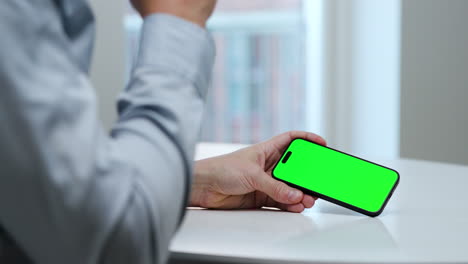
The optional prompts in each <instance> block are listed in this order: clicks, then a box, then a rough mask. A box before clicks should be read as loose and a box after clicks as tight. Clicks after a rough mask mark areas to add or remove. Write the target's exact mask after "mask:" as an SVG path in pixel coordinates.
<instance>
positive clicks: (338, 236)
mask: <svg viewBox="0 0 468 264" xmlns="http://www.w3.org/2000/svg"><path fill="white" fill-rule="evenodd" d="M239 147H240V146H239V145H216V144H202V145H201V146H200V147H199V148H198V150H197V157H198V158H204V157H208V156H212V155H218V154H221V153H225V152H230V151H232V150H235V149H237V148H239ZM374 161H376V162H377V163H380V164H382V165H386V166H388V167H391V168H394V169H396V170H397V171H399V172H400V176H401V179H400V184H399V186H398V188H397V189H396V191H395V193H394V195H393V197H392V198H391V200H390V201H389V203H388V205H387V207H386V209H385V210H384V212H383V213H382V214H381V215H380V216H379V217H377V218H370V217H367V216H363V215H360V214H358V213H354V212H353V211H350V210H347V209H344V208H341V207H339V206H336V205H333V204H331V203H328V202H326V201H323V200H318V201H317V203H316V205H315V206H314V207H313V208H312V209H309V210H306V211H305V212H304V213H302V214H294V213H287V212H281V211H275V210H267V209H264V210H233V211H218V210H205V209H189V210H188V212H187V215H186V218H185V221H184V223H183V225H182V227H181V229H180V230H179V232H178V234H177V235H176V237H175V239H174V240H173V243H172V245H171V251H172V252H173V254H174V255H175V256H176V257H177V258H182V259H183V258H187V259H192V258H196V259H201V260H216V261H227V262H247V263H294V262H296V263H324V262H327V263H330V262H331V263H379V262H380V263H401V262H405V263H415V262H418V263H431V262H432V263H434V262H437V263H449V262H459V263H460V262H463V263H468V192H467V188H468V167H467V166H460V165H450V164H444V163H435V162H427V161H416V160H378V159H377V160H374Z"/></svg>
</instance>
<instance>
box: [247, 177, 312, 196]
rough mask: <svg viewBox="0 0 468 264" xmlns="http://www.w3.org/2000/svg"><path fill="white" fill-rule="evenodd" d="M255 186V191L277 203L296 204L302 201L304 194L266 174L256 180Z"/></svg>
mask: <svg viewBox="0 0 468 264" xmlns="http://www.w3.org/2000/svg"><path fill="white" fill-rule="evenodd" d="M255 186H256V189H258V190H259V191H261V192H264V193H265V194H266V195H268V196H270V197H271V198H272V199H273V200H275V201H277V202H279V203H284V204H297V203H299V202H300V201H302V198H303V197H304V194H303V193H302V192H301V191H299V190H298V189H295V188H292V187H290V186H288V185H286V184H285V183H283V182H280V181H277V180H275V179H273V178H272V177H271V176H270V175H268V174H266V173H265V174H263V175H262V176H261V177H258V178H257V184H256V185H255Z"/></svg>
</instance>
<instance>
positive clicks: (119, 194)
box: [0, 0, 214, 264]
mask: <svg viewBox="0 0 468 264" xmlns="http://www.w3.org/2000/svg"><path fill="white" fill-rule="evenodd" d="M37 14H40V16H39V15H37ZM61 25H62V17H60V15H59V14H58V12H57V8H56V6H55V5H54V2H53V1H51V0H37V1H16V0H5V1H2V3H0V32H2V37H1V38H0V47H1V48H0V86H1V87H0V89H1V93H2V94H1V96H0V121H1V124H0V135H1V136H0V164H1V166H0V224H1V225H2V226H3V227H4V228H5V229H6V230H7V231H8V233H9V234H10V235H11V236H12V238H13V239H14V240H15V241H16V242H17V244H18V245H19V246H20V247H21V248H22V249H23V250H24V251H25V252H26V254H27V255H28V256H29V257H31V258H32V259H33V260H34V262H35V263H136V264H138V263H154V262H164V261H166V259H167V256H168V245H169V242H170V239H171V238H172V236H173V234H174V232H175V230H176V228H177V226H178V223H179V221H180V218H181V216H182V214H183V208H184V206H185V203H186V200H187V197H188V195H187V193H188V189H189V186H190V175H191V170H192V160H193V154H194V146H195V142H196V140H197V137H198V134H199V128H200V123H201V118H202V110H203V105H204V98H205V95H206V89H207V87H208V85H209V83H210V79H211V70H212V65H213V60H214V45H213V41H212V39H211V37H210V36H209V34H208V33H207V32H206V31H205V30H204V29H202V28H200V27H198V26H196V25H195V24H192V23H190V22H187V21H184V20H182V19H179V18H176V17H173V16H170V15H164V14H156V15H151V16H148V17H147V18H146V19H145V21H144V25H143V31H142V36H143V37H142V40H141V47H140V54H139V58H138V61H137V64H136V66H135V68H134V70H133V74H132V77H131V81H130V83H129V85H128V87H127V88H126V89H125V90H124V91H123V92H122V94H121V95H120V98H119V102H118V110H119V120H118V121H117V123H116V124H115V126H114V128H113V130H112V132H111V133H110V134H107V133H106V132H105V131H104V129H103V128H102V125H101V123H100V121H99V120H98V118H97V105H96V104H97V102H96V95H95V93H94V90H93V89H92V87H91V85H90V83H89V79H88V76H87V74H86V73H85V72H84V71H82V70H81V69H80V65H78V64H77V63H76V62H75V60H74V59H73V58H74V54H72V53H71V52H70V50H69V45H70V39H68V38H67V36H66V34H65V32H64V30H63V27H61ZM80 37H81V38H89V41H91V40H92V36H90V35H89V34H84V35H82V36H80ZM81 41H83V40H81Z"/></svg>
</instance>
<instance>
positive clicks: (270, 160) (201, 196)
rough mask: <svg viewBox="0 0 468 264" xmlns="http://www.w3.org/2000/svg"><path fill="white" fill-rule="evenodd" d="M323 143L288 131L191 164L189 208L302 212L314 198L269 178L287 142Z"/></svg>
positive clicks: (308, 135) (305, 133) (308, 136)
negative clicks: (300, 140)
mask: <svg viewBox="0 0 468 264" xmlns="http://www.w3.org/2000/svg"><path fill="white" fill-rule="evenodd" d="M295 138H304V139H307V140H311V141H314V142H316V143H318V144H321V145H326V142H325V140H324V139H323V138H321V137H320V136H317V135H315V134H312V133H307V132H301V131H291V132H288V133H284V134H281V135H279V136H276V137H274V138H272V139H270V140H268V141H265V142H262V143H259V144H256V145H253V146H250V147H247V148H244V149H241V150H238V151H236V152H233V153H230V154H226V155H222V156H218V157H213V158H208V159H204V160H200V161H197V162H196V163H195V173H194V174H195V178H194V182H193V184H192V194H191V197H190V206H200V207H205V208H219V209H241V208H260V207H263V206H267V207H276V208H279V209H282V210H286V211H290V212H302V211H303V210H304V209H305V208H310V207H312V206H313V205H314V203H315V200H316V199H317V198H314V197H312V196H309V195H305V194H303V193H302V192H301V191H299V190H297V189H295V188H292V187H289V186H288V185H286V184H284V183H282V182H280V181H277V180H275V179H273V178H272V177H271V171H272V170H273V167H274V165H275V164H276V162H277V161H278V160H279V159H280V157H281V155H282V154H283V152H284V150H285V149H286V148H287V146H288V145H289V143H290V142H291V140H293V139H295Z"/></svg>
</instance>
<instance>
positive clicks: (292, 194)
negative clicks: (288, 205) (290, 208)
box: [288, 190, 302, 201]
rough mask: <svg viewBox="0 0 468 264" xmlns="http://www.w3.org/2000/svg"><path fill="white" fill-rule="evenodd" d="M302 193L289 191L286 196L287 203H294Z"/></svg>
mask: <svg viewBox="0 0 468 264" xmlns="http://www.w3.org/2000/svg"><path fill="white" fill-rule="evenodd" d="M301 195H302V193H301V192H300V191H298V190H290V191H289V194H288V199H289V201H296V200H297V199H299V198H300V197H301Z"/></svg>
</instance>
